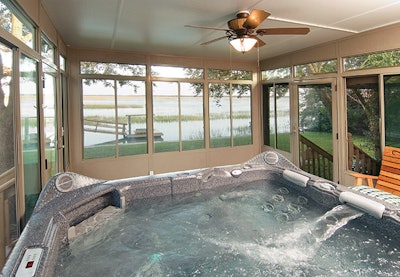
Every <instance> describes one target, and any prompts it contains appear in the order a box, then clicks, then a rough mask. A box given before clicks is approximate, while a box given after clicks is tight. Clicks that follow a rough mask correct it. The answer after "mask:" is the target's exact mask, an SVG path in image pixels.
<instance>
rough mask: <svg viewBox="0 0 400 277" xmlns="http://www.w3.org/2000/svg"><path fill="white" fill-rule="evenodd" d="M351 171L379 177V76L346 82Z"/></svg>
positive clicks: (349, 79) (349, 163) (349, 167)
mask: <svg viewBox="0 0 400 277" xmlns="http://www.w3.org/2000/svg"><path fill="white" fill-rule="evenodd" d="M346 93H347V128H348V130H347V132H348V153H349V157H348V169H350V170H353V171H356V172H361V173H368V174H376V175H377V174H378V173H379V162H378V161H379V160H380V159H381V151H380V145H381V143H380V132H379V90H378V78H377V76H365V77H359V78H347V79H346Z"/></svg>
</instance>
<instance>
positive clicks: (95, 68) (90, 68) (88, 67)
mask: <svg viewBox="0 0 400 277" xmlns="http://www.w3.org/2000/svg"><path fill="white" fill-rule="evenodd" d="M80 69H81V70H80V72H81V74H100V75H113V76H131V77H134V76H136V77H145V76H146V66H145V65H137V64H121V63H102V62H81V66H80Z"/></svg>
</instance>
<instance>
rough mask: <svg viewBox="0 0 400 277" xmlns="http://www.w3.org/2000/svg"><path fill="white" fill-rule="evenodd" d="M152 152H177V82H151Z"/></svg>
mask: <svg viewBox="0 0 400 277" xmlns="http://www.w3.org/2000/svg"><path fill="white" fill-rule="evenodd" d="M153 132H154V151H155V152H169V151H179V102H178V83H177V82H153Z"/></svg>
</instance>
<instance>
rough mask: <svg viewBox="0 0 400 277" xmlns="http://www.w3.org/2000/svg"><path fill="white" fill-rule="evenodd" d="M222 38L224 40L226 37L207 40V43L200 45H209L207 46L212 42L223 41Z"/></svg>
mask: <svg viewBox="0 0 400 277" xmlns="http://www.w3.org/2000/svg"><path fill="white" fill-rule="evenodd" d="M224 38H226V36H223V37H219V38H216V39H213V40H209V41H206V42H203V43H201V44H200V45H209V44H211V43H213V42H216V41H219V40H221V39H224Z"/></svg>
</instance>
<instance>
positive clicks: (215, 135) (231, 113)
mask: <svg viewBox="0 0 400 277" xmlns="http://www.w3.org/2000/svg"><path fill="white" fill-rule="evenodd" d="M208 91H209V113H210V147H212V148H215V147H227V146H238V145H247V144H251V143H252V128H251V126H252V125H251V85H250V84H230V83H211V84H209V87H208Z"/></svg>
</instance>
